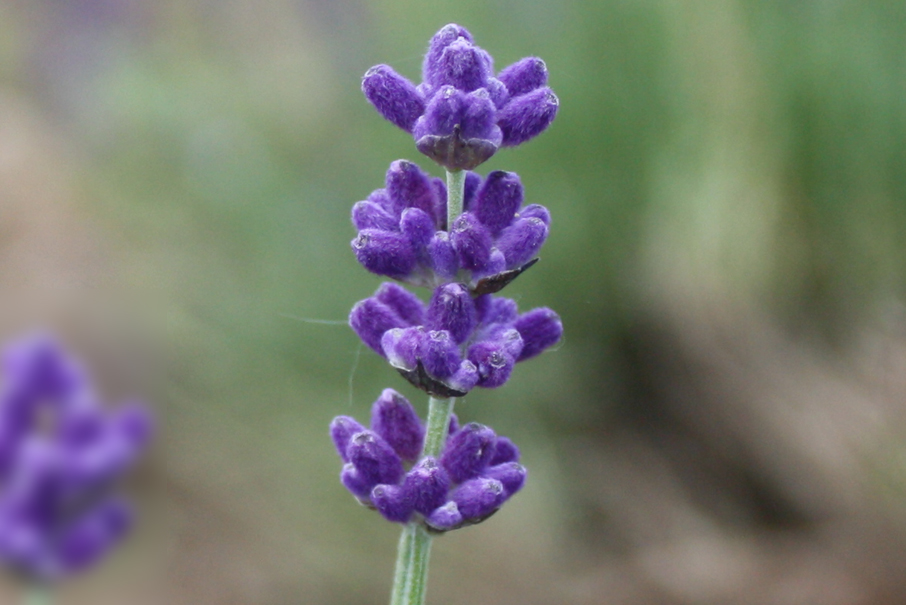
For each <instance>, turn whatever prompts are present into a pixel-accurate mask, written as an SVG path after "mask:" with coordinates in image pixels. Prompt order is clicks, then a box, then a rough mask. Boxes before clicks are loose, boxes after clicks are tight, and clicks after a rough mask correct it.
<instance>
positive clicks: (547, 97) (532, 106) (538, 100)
mask: <svg viewBox="0 0 906 605" xmlns="http://www.w3.org/2000/svg"><path fill="white" fill-rule="evenodd" d="M559 107H560V101H559V99H557V95H555V94H554V93H553V91H551V89H550V88H547V87H543V88H539V89H537V90H534V91H532V92H530V93H528V94H524V95H522V96H519V97H513V98H511V99H510V102H509V103H507V104H506V106H505V107H504V108H503V109H501V110H500V111H498V112H497V125H498V126H500V130H502V131H503V146H504V147H513V146H515V145H519V144H521V143H524V142H526V141H528V140H529V139H531V138H534V137H536V136H538V135H539V134H541V133H542V132H544V130H545V129H546V128H547V127H548V126H550V123H551V122H553V121H554V118H555V117H556V116H557V109H558V108H559Z"/></svg>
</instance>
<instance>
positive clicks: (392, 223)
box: [352, 200, 399, 231]
mask: <svg viewBox="0 0 906 605" xmlns="http://www.w3.org/2000/svg"><path fill="white" fill-rule="evenodd" d="M352 224H353V225H355V228H356V229H357V230H362V229H378V230H381V231H394V230H395V229H396V228H397V226H398V225H399V220H397V218H396V217H395V216H393V215H392V214H390V213H389V212H387V210H385V209H384V207H382V206H381V205H380V204H377V203H375V202H369V201H367V200H366V201H363V202H356V203H355V205H353V207H352Z"/></svg>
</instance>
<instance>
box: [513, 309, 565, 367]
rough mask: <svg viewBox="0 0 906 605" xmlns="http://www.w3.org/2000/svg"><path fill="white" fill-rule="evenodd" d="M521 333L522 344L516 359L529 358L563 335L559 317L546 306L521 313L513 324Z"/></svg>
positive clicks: (554, 342)
mask: <svg viewBox="0 0 906 605" xmlns="http://www.w3.org/2000/svg"><path fill="white" fill-rule="evenodd" d="M513 327H514V328H516V329H517V330H519V333H520V334H521V335H522V341H523V343H524V346H523V348H522V353H520V354H519V357H518V358H517V361H524V360H526V359H530V358H532V357H534V356H535V355H537V354H539V353H541V352H542V351H543V350H544V349H546V348H548V347H549V346H551V345H553V344H556V343H557V342H558V341H559V340H560V337H561V336H563V324H562V323H561V322H560V317H559V316H558V315H557V314H556V313H554V312H553V311H551V310H550V309H548V308H545V307H541V308H539V309H532V310H531V311H529V312H528V313H525V314H523V315H522V316H520V317H519V319H517V320H516V323H515V324H514V325H513Z"/></svg>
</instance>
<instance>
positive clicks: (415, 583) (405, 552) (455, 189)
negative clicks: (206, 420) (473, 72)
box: [390, 170, 466, 605]
mask: <svg viewBox="0 0 906 605" xmlns="http://www.w3.org/2000/svg"><path fill="white" fill-rule="evenodd" d="M465 185H466V172H465V171H464V170H458V171H456V172H450V171H449V170H448V171H447V229H448V230H449V229H450V228H451V227H452V226H453V221H455V220H456V218H457V217H459V215H460V214H462V202H463V196H464V193H465ZM455 403H456V398H454V397H450V398H449V399H438V398H436V397H431V398H430V399H429V400H428V421H427V427H426V428H425V445H424V447H423V448H422V457H425V456H432V457H434V458H437V457H439V456H440V453H441V450H442V449H443V447H444V442H445V441H446V438H447V432H448V431H449V427H450V415H451V414H452V413H453V405H454V404H455ZM430 556H431V535H430V534H429V533H428V531H427V530H426V529H425V527H424V526H423V525H422V524H421V523H409V524H408V525H406V527H404V528H403V533H402V535H401V536H400V542H399V546H398V549H397V556H396V571H395V572H394V575H393V591H392V592H391V593H390V605H424V603H425V592H426V591H427V586H428V559H429V558H430Z"/></svg>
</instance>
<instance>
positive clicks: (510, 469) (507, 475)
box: [482, 462, 527, 498]
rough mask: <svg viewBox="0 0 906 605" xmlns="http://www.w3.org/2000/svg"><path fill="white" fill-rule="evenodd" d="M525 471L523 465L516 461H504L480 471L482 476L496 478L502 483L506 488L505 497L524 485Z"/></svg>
mask: <svg viewBox="0 0 906 605" xmlns="http://www.w3.org/2000/svg"><path fill="white" fill-rule="evenodd" d="M526 475H527V472H526V470H525V467H524V466H522V465H520V464H517V463H516V462H504V463H501V464H498V465H495V466H490V467H488V468H487V469H485V471H484V472H483V473H482V476H483V477H487V478H488V479H496V480H497V481H500V483H501V484H502V485H503V489H505V490H506V497H507V498H509V497H510V496H512V495H513V494H515V493H516V492H518V491H519V490H520V489H522V486H523V485H525V478H526Z"/></svg>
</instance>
